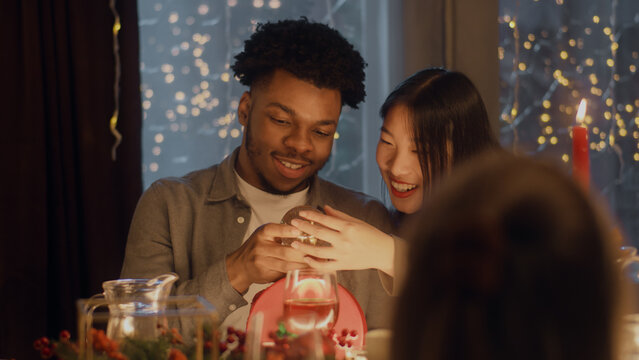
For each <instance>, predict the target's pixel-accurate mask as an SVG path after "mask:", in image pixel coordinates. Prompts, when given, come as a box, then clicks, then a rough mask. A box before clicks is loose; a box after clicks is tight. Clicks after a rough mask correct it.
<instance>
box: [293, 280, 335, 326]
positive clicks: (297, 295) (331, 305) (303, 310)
mask: <svg viewBox="0 0 639 360" xmlns="http://www.w3.org/2000/svg"><path fill="white" fill-rule="evenodd" d="M338 310H339V299H338V297H337V276H336V275H335V272H320V271H317V270H313V269H302V270H292V271H289V272H288V273H287V274H286V283H285V286H284V320H285V323H286V328H287V330H288V331H290V332H292V333H296V334H302V333H304V332H307V331H310V330H313V329H318V330H322V331H328V330H330V329H332V328H333V326H335V321H336V320H337V315H338Z"/></svg>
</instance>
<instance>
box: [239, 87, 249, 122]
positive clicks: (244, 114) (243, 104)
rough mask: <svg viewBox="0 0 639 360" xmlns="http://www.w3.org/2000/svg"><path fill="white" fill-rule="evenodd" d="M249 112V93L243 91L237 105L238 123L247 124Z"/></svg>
mask: <svg viewBox="0 0 639 360" xmlns="http://www.w3.org/2000/svg"><path fill="white" fill-rule="evenodd" d="M250 113H251V93H250V92H248V91H245V92H244V94H242V97H241V98H240V104H239V105H238V107H237V117H238V121H239V122H240V124H241V125H242V126H244V127H246V124H248V118H249V114H250Z"/></svg>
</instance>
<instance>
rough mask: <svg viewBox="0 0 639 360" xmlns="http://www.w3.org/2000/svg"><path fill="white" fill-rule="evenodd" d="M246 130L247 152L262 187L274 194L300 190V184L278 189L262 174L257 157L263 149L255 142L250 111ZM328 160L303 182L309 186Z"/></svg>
mask: <svg viewBox="0 0 639 360" xmlns="http://www.w3.org/2000/svg"><path fill="white" fill-rule="evenodd" d="M244 130H245V132H246V144H245V146H246V153H247V154H248V158H249V161H250V162H251V166H253V169H255V172H256V173H257V177H258V179H259V181H260V187H261V188H262V189H264V190H265V191H266V192H268V193H271V194H274V195H290V194H293V193H296V192H298V191H300V190H299V184H298V185H296V186H294V187H293V188H292V189H291V190H287V191H282V190H278V189H277V188H276V187H275V186H273V184H271V183H270V182H269V181H268V180H267V179H266V177H265V176H264V175H263V174H262V172H261V171H260V170H259V168H258V167H257V163H258V161H259V160H257V159H258V158H259V156H260V155H262V150H260V149H259V147H258V146H255V144H254V143H253V135H252V133H251V114H250V113H249V121H247V123H246V127H245V129H244ZM327 161H328V159H327V160H326V161H324V163H323V164H322V166H320V167H319V168H318V169H317V171H315V172H314V173H312V174H311V175H310V176H309V177H307V178H306V179H304V180H302V183H305V184H307V186H308V184H309V183H310V179H311V178H313V177H314V176H316V175H317V173H318V172H319V171H320V170H321V169H322V168H323V167H324V165H326V162H327Z"/></svg>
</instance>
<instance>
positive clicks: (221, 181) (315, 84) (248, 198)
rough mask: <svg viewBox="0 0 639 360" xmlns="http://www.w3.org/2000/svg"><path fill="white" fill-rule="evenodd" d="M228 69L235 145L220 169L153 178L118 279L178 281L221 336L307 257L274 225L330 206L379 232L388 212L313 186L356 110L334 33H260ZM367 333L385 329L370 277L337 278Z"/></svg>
mask: <svg viewBox="0 0 639 360" xmlns="http://www.w3.org/2000/svg"><path fill="white" fill-rule="evenodd" d="M235 60H236V61H235V64H233V66H232V69H233V71H234V72H235V76H236V77H237V78H238V79H239V81H240V82H241V83H242V84H243V85H246V86H247V87H248V90H247V91H246V92H244V94H243V95H242V97H241V99H240V102H239V106H238V111H237V115H238V120H239V122H240V124H241V125H243V126H244V133H243V137H242V143H241V145H240V146H239V147H238V148H237V149H235V151H233V153H232V154H231V155H230V156H228V157H227V158H226V159H225V160H223V161H222V162H221V163H219V164H216V165H213V166H212V167H210V168H207V169H203V170H198V171H195V172H192V173H190V174H188V175H186V176H184V177H181V178H167V179H161V180H158V181H156V182H155V183H153V184H152V185H151V186H150V188H149V189H148V190H147V191H145V193H144V194H143V195H142V197H141V199H140V201H139V203H138V206H137V209H136V211H135V214H134V216H133V220H132V224H131V229H130V231H129V237H128V241H127V247H126V255H125V259H124V265H123V268H122V277H132V278H148V277H153V276H157V275H159V274H162V273H167V272H175V273H177V274H178V275H179V277H180V278H179V280H178V281H177V283H176V288H175V289H174V294H179V295H200V296H202V297H204V298H205V299H207V300H208V301H210V302H211V303H212V304H213V305H215V307H216V309H217V311H218V313H219V315H220V318H221V320H223V326H222V328H225V327H226V326H234V327H236V328H240V329H243V328H245V326H246V320H247V316H248V310H249V306H248V304H250V303H251V301H252V299H253V296H254V295H255V294H256V293H257V292H258V291H260V290H262V289H264V288H266V287H268V286H269V285H270V284H271V283H272V282H274V281H276V280H278V279H280V278H282V277H283V276H284V275H285V274H286V272H287V271H289V270H294V269H302V268H307V267H308V265H307V264H306V262H305V259H304V256H305V254H304V253H302V252H301V251H299V250H296V249H294V248H292V247H290V246H283V245H282V244H281V243H280V241H279V239H281V238H291V237H296V236H299V235H301V232H300V231H299V230H297V229H296V228H294V227H293V226H290V225H287V224H283V223H281V219H282V217H283V215H284V214H285V213H286V212H287V211H288V210H289V209H291V208H293V207H295V206H300V205H310V206H312V207H315V208H322V207H324V206H325V205H329V206H331V207H333V208H335V209H338V210H341V211H344V212H346V213H348V214H351V215H352V216H355V217H358V218H360V219H362V220H364V221H366V222H367V223H369V224H373V225H376V226H378V227H379V228H380V229H382V230H384V231H389V230H390V221H389V217H388V213H387V211H386V208H385V207H384V206H383V205H382V204H381V203H380V202H378V201H376V200H374V199H373V198H371V197H369V196H367V195H365V194H362V193H358V192H355V191H352V190H349V189H346V188H343V187H341V186H338V185H336V184H333V183H331V182H328V181H326V180H324V179H321V178H320V177H318V175H317V173H318V171H319V170H320V169H321V168H322V167H323V166H324V164H325V163H326V161H327V160H328V159H329V157H330V154H331V148H332V146H333V139H334V134H335V131H336V129H337V123H338V121H339V117H340V114H341V109H342V106H343V105H344V104H346V105H348V106H350V107H352V108H357V105H358V104H359V103H361V102H362V101H363V100H364V97H365V95H366V93H365V90H364V77H365V75H364V67H365V66H366V64H365V62H364V60H363V59H362V57H361V56H360V54H359V52H358V51H357V50H355V49H354V48H353V46H352V45H351V44H350V43H349V42H348V41H346V39H344V37H342V35H340V34H339V32H337V31H336V30H334V29H331V28H330V27H328V26H326V25H324V24H320V23H315V22H311V21H308V20H307V19H306V18H301V19H299V20H284V21H278V22H272V23H265V24H260V25H258V27H257V29H256V31H255V33H254V34H253V35H252V36H251V37H250V39H248V40H247V41H246V42H245V44H244V51H243V52H241V53H239V54H238V55H237V56H236V57H235ZM338 281H339V283H340V284H342V285H343V286H344V287H346V288H347V289H348V290H350V292H351V293H352V294H353V295H354V296H355V297H356V298H357V300H358V302H359V304H360V305H361V307H362V309H363V310H364V312H365V314H366V319H367V323H368V326H369V328H375V327H386V326H388V318H387V313H388V295H387V294H386V292H385V291H384V290H383V288H382V286H381V283H380V280H379V278H378V275H377V272H376V271H375V270H370V269H369V270H357V271H340V272H338Z"/></svg>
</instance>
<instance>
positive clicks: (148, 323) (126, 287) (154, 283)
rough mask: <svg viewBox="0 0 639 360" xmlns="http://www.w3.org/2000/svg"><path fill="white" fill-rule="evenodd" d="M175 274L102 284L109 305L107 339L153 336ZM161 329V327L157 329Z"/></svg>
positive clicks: (101, 295) (147, 337)
mask: <svg viewBox="0 0 639 360" xmlns="http://www.w3.org/2000/svg"><path fill="white" fill-rule="evenodd" d="M177 279H178V276H177V274H175V273H168V274H163V275H160V276H157V277H154V278H152V279H117V280H110V281H105V282H104V283H102V288H103V289H104V292H103V293H102V294H98V295H96V297H104V298H105V299H106V301H107V302H108V303H109V305H108V307H109V321H108V324H107V336H108V337H109V338H111V339H123V338H127V337H128V338H138V339H153V338H155V337H157V332H158V328H159V326H158V325H161V321H162V319H160V317H159V316H158V314H160V313H161V312H162V311H163V310H164V308H165V301H166V299H167V298H168V296H169V295H170V293H171V288H172V286H173V283H174V282H175V281H176V280H177ZM160 327H161V326H160Z"/></svg>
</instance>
